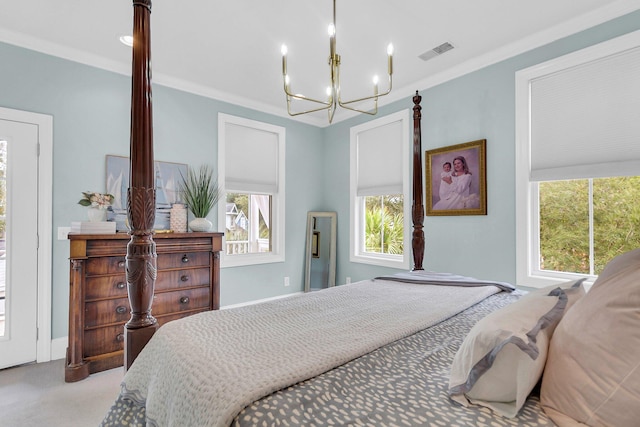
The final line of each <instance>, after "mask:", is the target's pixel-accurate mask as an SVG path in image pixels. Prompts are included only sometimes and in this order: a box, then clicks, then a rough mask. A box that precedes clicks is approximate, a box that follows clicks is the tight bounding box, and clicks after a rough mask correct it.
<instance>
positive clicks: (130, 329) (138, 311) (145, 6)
mask: <svg viewBox="0 0 640 427" xmlns="http://www.w3.org/2000/svg"><path fill="white" fill-rule="evenodd" d="M150 17H151V0H133V65H132V68H133V70H132V76H131V141H130V143H131V152H130V156H131V167H130V176H129V183H130V184H129V185H130V187H129V189H128V193H127V196H128V197H127V216H128V219H129V225H130V227H131V232H130V234H131V240H130V241H129V243H128V245H127V257H126V272H127V289H128V291H129V304H130V305H131V318H130V319H129V321H128V322H127V324H126V325H125V335H124V336H125V346H124V359H125V360H124V367H125V369H129V367H130V366H131V364H132V363H133V361H134V360H135V359H136V357H137V356H138V354H139V353H140V351H142V348H143V347H144V346H145V344H146V343H147V342H148V341H149V339H151V336H152V335H153V334H154V332H155V331H156V330H157V329H158V322H157V321H156V319H155V318H154V317H153V316H152V315H151V303H152V301H153V292H154V287H155V281H156V258H157V256H156V245H155V243H154V241H153V223H154V221H155V205H156V190H155V173H154V158H153V120H152V109H151V40H150V37H151V31H150Z"/></svg>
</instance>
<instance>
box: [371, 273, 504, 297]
mask: <svg viewBox="0 0 640 427" xmlns="http://www.w3.org/2000/svg"><path fill="white" fill-rule="evenodd" d="M376 279H380V280H393V281H396V282H406V283H425V284H430V285H444V286H451V285H456V286H482V285H487V286H488V285H493V286H497V287H499V288H500V289H502V290H503V291H506V292H512V291H515V289H516V287H515V286H513V285H512V284H511V283H507V282H496V281H493V280H479V279H476V278H473V277H467V276H460V275H457V274H451V273H438V272H435V271H410V272H407V273H396V274H393V275H390V276H380V277H376Z"/></svg>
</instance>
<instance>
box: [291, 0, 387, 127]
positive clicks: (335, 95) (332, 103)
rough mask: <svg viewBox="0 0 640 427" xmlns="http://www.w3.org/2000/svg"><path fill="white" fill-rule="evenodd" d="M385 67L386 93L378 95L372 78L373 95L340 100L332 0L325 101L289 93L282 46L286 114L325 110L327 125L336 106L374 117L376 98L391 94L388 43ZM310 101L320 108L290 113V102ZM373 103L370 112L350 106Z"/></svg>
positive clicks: (334, 15) (334, 8)
mask: <svg viewBox="0 0 640 427" xmlns="http://www.w3.org/2000/svg"><path fill="white" fill-rule="evenodd" d="M387 55H388V59H387V67H388V76H389V87H388V89H387V91H386V92H383V93H378V76H374V77H373V95H371V96H366V97H364V98H358V99H353V100H351V101H343V100H342V99H341V98H340V55H338V54H337V53H336V0H333V22H332V23H331V24H329V68H330V70H331V86H329V87H327V100H326V101H322V100H318V99H313V98H309V97H307V96H304V95H302V94H295V93H292V92H291V85H290V78H289V75H288V74H287V46H286V45H284V44H283V45H282V77H283V80H284V92H285V94H286V95H287V112H288V113H289V115H290V116H298V115H300V114H307V113H313V112H316V111H323V110H327V112H328V116H329V123H331V122H332V121H333V115H334V114H335V112H336V109H337V108H338V106H340V107H342V108H346V109H348V110H352V111H356V112H358V113H365V114H369V115H375V114H376V113H377V112H378V98H379V97H381V96H385V95H388V94H389V92H391V86H392V76H393V45H392V44H391V43H389V46H388V47H387ZM295 99H297V100H303V101H310V102H314V103H317V104H320V105H321V106H319V107H317V108H312V109H310V110H306V111H300V112H292V111H291V101H292V100H295ZM369 100H372V101H373V108H372V109H370V110H361V109H358V108H355V107H353V106H351V104H354V103H358V102H363V101H369Z"/></svg>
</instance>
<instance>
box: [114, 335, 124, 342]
mask: <svg viewBox="0 0 640 427" xmlns="http://www.w3.org/2000/svg"><path fill="white" fill-rule="evenodd" d="M116 341H117V342H122V341H124V334H118V335H116Z"/></svg>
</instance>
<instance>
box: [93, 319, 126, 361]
mask: <svg viewBox="0 0 640 427" xmlns="http://www.w3.org/2000/svg"><path fill="white" fill-rule="evenodd" d="M118 350H124V323H122V324H121V325H114V326H108V327H106V328H98V329H91V330H88V331H85V332H84V357H91V356H98V355H101V354H105V353H111V352H114V351H118Z"/></svg>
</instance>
